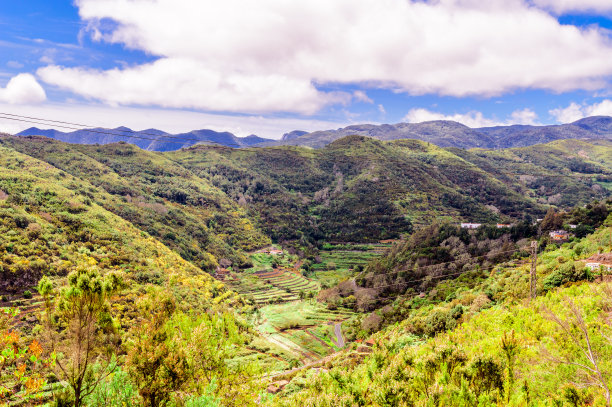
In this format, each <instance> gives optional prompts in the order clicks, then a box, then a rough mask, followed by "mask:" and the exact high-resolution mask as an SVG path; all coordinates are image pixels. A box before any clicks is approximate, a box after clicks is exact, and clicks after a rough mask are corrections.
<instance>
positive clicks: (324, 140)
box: [17, 116, 612, 151]
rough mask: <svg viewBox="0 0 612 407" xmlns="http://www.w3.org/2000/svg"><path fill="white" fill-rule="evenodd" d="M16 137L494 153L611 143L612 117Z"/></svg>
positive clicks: (153, 145) (174, 146) (159, 147)
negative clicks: (271, 135)
mask: <svg viewBox="0 0 612 407" xmlns="http://www.w3.org/2000/svg"><path fill="white" fill-rule="evenodd" d="M17 135H18V136H33V135H38V136H45V137H49V138H53V139H56V140H60V141H64V142H69V143H76V144H108V143H114V142H118V141H126V142H129V143H131V144H135V145H137V146H138V147H140V148H142V149H143V150H150V151H173V150H179V149H181V148H186V147H190V146H192V145H195V144H198V143H204V144H218V145H223V146H227V147H234V148H244V147H272V146H280V145H294V146H302V147H311V148H322V147H324V146H326V145H328V144H329V143H331V142H333V141H334V140H338V139H341V138H343V137H346V136H353V135H359V136H367V137H371V138H375V139H378V140H381V141H390V140H399V139H415V140H421V141H425V142H428V143H432V144H435V145H437V146H439V147H458V148H466V149H469V148H487V149H498V148H512V147H527V146H531V145H535V144H541V143H549V142H551V141H555V140H566V139H579V140H592V139H606V140H612V117H608V116H592V117H587V118H584V119H581V120H578V121H575V122H573V123H568V124H560V125H548V126H532V125H512V126H497V127H481V128H470V127H467V126H465V125H463V124H461V123H458V122H454V121H448V120H436V121H428V122H423V123H397V124H381V125H376V124H357V125H351V126H347V127H344V128H339V129H336V130H322V131H315V132H312V133H308V132H305V131H301V130H294V131H291V132H288V133H285V134H284V135H283V136H282V138H281V139H280V140H272V139H266V138H262V137H258V136H255V135H250V136H247V137H237V136H236V135H234V134H232V133H230V132H217V131H213V130H207V129H202V130H193V131H190V132H188V133H179V134H170V133H166V132H164V131H161V130H157V129H148V130H142V131H133V130H131V129H129V128H127V127H117V128H115V129H110V130H109V129H103V128H94V129H84V130H76V131H73V132H68V133H66V132H62V131H59V130H54V129H49V130H42V129H38V128H36V127H31V128H29V129H27V130H24V131H22V132H21V133H18V134H17Z"/></svg>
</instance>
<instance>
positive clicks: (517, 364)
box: [271, 217, 612, 406]
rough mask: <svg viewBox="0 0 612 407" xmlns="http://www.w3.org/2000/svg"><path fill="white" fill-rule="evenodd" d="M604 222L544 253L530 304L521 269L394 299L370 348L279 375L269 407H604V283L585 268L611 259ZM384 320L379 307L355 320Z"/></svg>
mask: <svg viewBox="0 0 612 407" xmlns="http://www.w3.org/2000/svg"><path fill="white" fill-rule="evenodd" d="M606 225H608V226H607V227H601V228H599V229H598V230H597V231H596V232H595V233H594V234H592V235H589V236H587V237H586V238H584V239H579V240H574V241H572V242H569V243H565V244H563V245H562V246H561V247H559V246H557V245H554V244H551V245H548V246H546V247H545V248H543V251H542V252H541V253H540V255H539V259H538V264H537V278H538V284H537V292H538V297H537V299H535V300H531V301H530V300H529V284H530V283H529V268H530V265H529V262H528V261H524V262H521V261H519V262H518V263H517V264H511V263H505V264H497V267H496V269H495V270H494V271H493V272H482V273H478V272H474V273H471V274H467V273H466V274H464V275H463V276H462V277H461V278H458V279H456V280H451V281H446V282H441V283H438V284H437V285H435V286H434V287H433V288H432V289H430V290H428V291H427V293H426V295H425V296H420V297H419V296H407V297H398V298H397V299H396V300H395V302H394V304H393V308H394V309H395V310H396V311H398V310H402V312H403V314H402V316H401V318H399V319H396V320H395V322H392V324H391V325H389V326H388V327H387V328H386V329H384V330H382V331H380V332H379V333H377V334H375V335H374V336H373V337H372V339H373V344H374V345H373V346H372V347H369V346H362V345H359V344H355V345H353V346H352V347H350V348H349V349H347V350H345V351H344V352H340V353H338V354H336V355H334V357H333V358H330V359H327V360H326V361H324V362H323V363H321V364H320V365H318V366H313V368H312V369H308V370H302V371H300V372H297V373H288V374H287V375H286V376H285V378H286V379H289V380H290V384H288V385H287V386H286V387H284V389H283V391H282V392H281V393H279V395H277V396H276V397H275V398H274V399H273V400H271V404H273V405H283V406H293V405H300V404H304V403H307V404H308V405H312V406H329V405H388V406H413V405H414V406H429V405H436V406H480V405H482V406H485V405H487V406H488V405H507V406H566V405H574V406H582V405H597V406H604V405H609V396H610V395H609V393H608V391H607V389H608V388H609V387H608V386H610V383H611V382H612V364H610V361H612V343H611V342H610V336H611V334H612V323H611V321H610V312H611V310H612V283H610V282H609V278H610V276H609V275H608V276H607V277H605V279H606V281H607V282H602V277H601V276H599V275H598V272H595V274H591V273H590V272H588V271H587V270H585V268H584V261H583V259H586V258H588V257H589V256H591V255H592V254H594V253H596V252H598V251H605V252H607V253H609V252H610V251H611V250H612V246H611V243H610V236H611V233H612V227H611V226H612V217H610V218H608V220H607V222H606ZM521 258H522V259H525V260H528V258H527V259H526V255H523V256H521ZM517 260H521V259H520V258H518V259H517ZM589 281H591V282H589ZM440 294H442V295H440ZM392 314H393V313H392V311H391V310H390V307H387V308H385V309H382V310H380V311H377V312H376V313H373V314H371V315H370V316H368V317H367V318H365V319H364V321H369V323H370V324H371V323H372V321H373V320H375V319H376V318H377V319H378V320H383V319H385V318H392ZM374 316H376V318H374ZM606 398H608V401H606Z"/></svg>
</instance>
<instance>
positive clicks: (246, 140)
mask: <svg viewBox="0 0 612 407" xmlns="http://www.w3.org/2000/svg"><path fill="white" fill-rule="evenodd" d="M16 135H17V136H45V137H49V138H52V139H55V140H59V141H64V142H67V143H73V144H110V143H117V142H120V141H125V142H127V143H130V144H134V145H137V146H138V147H140V148H142V149H143V150H149V151H173V150H179V149H181V148H185V147H190V146H192V145H194V144H197V143H212V144H218V145H223V146H227V147H236V148H241V147H250V146H253V145H255V144H261V143H265V142H270V141H274V140H271V139H266V138H262V137H258V136H255V135H250V136H247V137H237V136H235V135H234V134H232V133H230V132H217V131H214V130H207V129H202V130H193V131H190V132H188V133H179V134H170V133H166V132H165V131H162V130H158V129H147V130H141V131H133V130H131V129H129V128H127V127H123V126H121V127H117V128H115V129H104V128H93V129H83V130H76V131H73V132H62V131H59V130H54V129H47V130H43V129H39V128H37V127H30V128H29V129H26V130H24V131H22V132H20V133H18V134H16Z"/></svg>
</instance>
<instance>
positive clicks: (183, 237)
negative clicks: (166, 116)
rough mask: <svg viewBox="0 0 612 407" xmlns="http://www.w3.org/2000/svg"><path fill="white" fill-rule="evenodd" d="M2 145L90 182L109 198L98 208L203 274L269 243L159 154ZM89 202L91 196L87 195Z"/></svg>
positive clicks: (42, 142)
mask: <svg viewBox="0 0 612 407" xmlns="http://www.w3.org/2000/svg"><path fill="white" fill-rule="evenodd" d="M1 142H2V143H3V144H4V145H6V146H11V147H12V148H15V149H17V150H19V151H21V152H23V153H25V154H30V155H32V156H33V157H36V158H39V159H41V160H45V161H46V162H48V163H49V164H51V165H53V166H55V167H57V168H60V169H62V170H63V171H65V172H66V173H68V174H70V175H72V176H74V177H76V178H80V179H83V180H87V181H88V182H90V183H91V184H93V185H95V186H96V187H98V188H99V190H102V191H104V192H106V194H107V195H108V199H105V200H101V201H100V205H101V206H103V207H104V208H106V209H107V210H109V211H111V212H113V213H115V214H117V215H119V216H121V217H122V218H124V219H125V220H127V221H129V222H131V223H133V224H134V225H136V226H137V227H139V228H140V229H142V230H144V231H146V232H147V233H149V234H150V235H151V236H154V237H156V238H157V239H159V240H160V241H162V242H163V243H164V244H166V245H167V246H168V247H169V248H171V249H173V250H175V251H176V252H178V253H179V254H180V255H181V256H182V257H183V258H184V259H186V260H189V261H192V262H193V263H194V264H195V265H197V266H198V267H200V268H202V269H204V270H209V271H212V270H214V268H215V267H216V266H217V264H218V261H219V260H220V259H223V258H227V259H230V260H231V261H233V262H234V263H236V264H238V265H241V264H243V263H244V262H245V261H246V257H245V256H244V254H243V251H244V250H253V249H255V248H258V247H261V246H264V245H266V244H268V243H269V239H268V238H267V237H266V236H264V235H263V234H262V233H260V232H259V231H258V230H256V229H255V228H254V227H253V225H252V222H251V221H250V220H249V219H248V218H246V216H245V214H244V211H243V210H242V209H241V208H240V207H239V206H238V205H237V204H236V203H235V202H233V201H232V200H230V199H228V198H227V197H226V195H225V194H224V193H223V192H221V191H219V190H218V189H217V188H215V187H214V186H212V185H210V183H208V182H207V181H206V180H205V179H201V178H198V177H196V176H194V175H193V174H191V173H190V171H188V170H186V169H185V168H183V167H181V166H179V165H176V164H175V163H173V162H172V161H170V160H169V159H167V158H166V157H164V156H163V155H160V154H157V153H151V152H147V151H144V150H141V149H139V148H138V147H135V146H133V145H131V144H125V143H119V144H109V145H104V146H91V145H76V144H65V143H61V142H58V141H54V140H50V139H42V138H4V139H2V140H1ZM89 197H90V199H92V200H96V199H97V198H98V197H97V196H96V194H94V193H89Z"/></svg>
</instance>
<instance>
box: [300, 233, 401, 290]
mask: <svg viewBox="0 0 612 407" xmlns="http://www.w3.org/2000/svg"><path fill="white" fill-rule="evenodd" d="M391 246H392V243H373V244H353V243H347V244H342V245H332V244H325V245H323V247H322V249H321V252H320V253H319V256H318V260H320V261H319V262H317V263H314V264H313V265H312V271H313V273H312V275H311V277H312V278H313V279H315V280H317V281H319V282H320V283H321V285H323V286H327V287H331V286H334V285H336V284H338V282H340V281H342V280H344V279H346V278H349V277H352V276H353V275H354V274H355V268H357V267H359V266H360V267H364V266H365V265H366V264H368V263H369V262H370V261H372V260H373V259H376V258H378V257H380V256H381V255H382V254H383V253H384V252H385V250H387V249H388V248H389V247H391Z"/></svg>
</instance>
